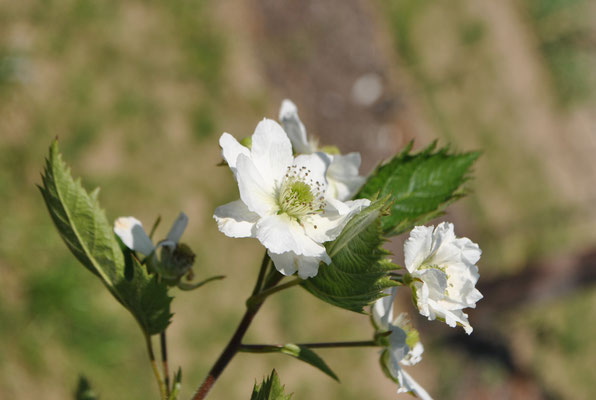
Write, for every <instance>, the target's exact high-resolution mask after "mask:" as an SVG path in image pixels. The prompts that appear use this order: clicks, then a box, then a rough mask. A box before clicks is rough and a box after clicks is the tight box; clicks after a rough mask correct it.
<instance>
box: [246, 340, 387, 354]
mask: <svg viewBox="0 0 596 400" xmlns="http://www.w3.org/2000/svg"><path fill="white" fill-rule="evenodd" d="M296 345H297V346H301V347H308V348H309V349H332V348H340V347H379V344H378V343H375V341H374V340H360V341H353V342H320V343H297V344H296ZM283 347H284V345H281V344H241V345H240V348H239V351H241V352H244V353H273V352H278V351H279V349H281V348H283Z"/></svg>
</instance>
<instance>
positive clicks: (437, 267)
mask: <svg viewBox="0 0 596 400" xmlns="http://www.w3.org/2000/svg"><path fill="white" fill-rule="evenodd" d="M404 254H405V262H406V268H407V270H408V272H409V273H410V275H411V277H412V278H414V280H413V282H412V286H413V289H414V292H415V298H416V303H417V306H418V310H419V311H420V314H422V315H424V316H426V317H428V319H429V320H434V319H435V318H440V319H442V320H444V321H445V322H446V323H447V325H449V326H451V327H455V326H456V324H460V325H462V326H463V327H464V329H465V331H466V333H467V334H470V333H472V330H473V329H472V327H471V326H470V324H469V322H468V315H467V314H465V313H464V312H463V311H462V309H464V308H466V307H471V308H475V307H476V302H477V301H478V300H480V299H481V298H482V294H480V292H479V291H478V289H476V288H475V285H476V282H477V281H478V277H479V274H478V267H477V266H476V265H475V264H476V263H477V262H478V260H479V259H480V255H481V254H482V252H481V250H480V248H479V247H478V245H477V244H476V243H473V242H472V241H471V240H470V239H468V238H465V237H464V238H457V237H455V233H454V231H453V224H450V223H446V222H443V223H441V224H440V225H439V226H437V227H436V228H434V227H433V226H417V227H415V228H414V229H413V230H412V232H411V233H410V237H409V238H408V240H406V242H405V243H404Z"/></svg>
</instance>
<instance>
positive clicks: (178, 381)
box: [168, 368, 182, 400]
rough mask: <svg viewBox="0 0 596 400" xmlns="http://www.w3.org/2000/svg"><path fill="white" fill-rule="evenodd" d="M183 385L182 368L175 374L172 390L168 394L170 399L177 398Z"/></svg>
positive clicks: (175, 399) (174, 399)
mask: <svg viewBox="0 0 596 400" xmlns="http://www.w3.org/2000/svg"><path fill="white" fill-rule="evenodd" d="M181 387H182V368H178V371H176V373H175V374H174V382H173V383H172V392H171V393H170V395H169V396H168V400H177V399H178V394H179V393H180V388H181Z"/></svg>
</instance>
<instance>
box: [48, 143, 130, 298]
mask: <svg viewBox="0 0 596 400" xmlns="http://www.w3.org/2000/svg"><path fill="white" fill-rule="evenodd" d="M42 181H43V187H40V190H41V194H42V196H43V198H44V200H45V203H46V206H47V207H48V211H49V212H50V216H51V217H52V220H53V221H54V224H55V225H56V228H57V229H58V232H59V233H60V235H61V236H62V239H63V240H64V242H65V243H66V245H67V246H68V248H69V249H70V251H71V252H72V253H73V254H74V255H75V257H76V258H77V259H78V260H79V261H80V262H81V263H82V264H83V265H84V266H85V267H86V268H87V269H88V270H90V271H91V272H93V273H94V274H95V275H97V276H98V277H99V278H100V279H101V280H102V281H103V283H104V284H105V285H106V287H107V288H108V289H109V290H110V291H111V292H112V293H113V294H114V295H115V296H116V294H115V293H114V285H115V284H116V282H118V281H119V280H120V279H121V278H122V277H123V276H124V257H123V255H122V251H121V250H120V246H119V245H118V242H117V241H116V239H115V238H114V232H113V231H112V226H111V224H110V223H108V220H107V218H106V216H105V213H104V212H103V210H102V209H101V208H100V207H99V203H98V202H97V194H98V191H97V190H95V191H93V192H92V194H88V193H87V192H86V191H85V189H83V187H82V185H81V182H80V180H76V181H75V180H74V179H73V178H72V176H71V174H70V169H69V168H68V167H67V166H66V164H65V163H64V161H62V157H61V155H60V151H59V150H58V141H54V143H52V146H51V147H50V155H49V157H48V158H47V159H46V166H45V170H44V173H43V174H42Z"/></svg>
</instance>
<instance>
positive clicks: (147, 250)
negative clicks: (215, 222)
mask: <svg viewBox="0 0 596 400" xmlns="http://www.w3.org/2000/svg"><path fill="white" fill-rule="evenodd" d="M187 224H188V217H187V216H186V214H184V213H180V214H179V215H178V218H176V220H175V221H174V223H173V224H172V228H171V229H170V231H169V232H168V234H167V236H166V238H165V239H164V240H162V241H160V242H159V243H158V244H157V245H154V244H153V241H152V240H151V239H150V238H149V236H148V235H147V232H145V229H143V224H142V223H141V221H139V220H138V219H136V218H135V217H120V218H118V219H117V220H116V221H115V222H114V233H116V235H118V237H119V238H120V240H121V241H122V243H124V245H125V246H126V247H128V248H129V249H131V250H134V251H136V252H138V253H140V254H142V255H144V256H145V257H147V263H148V264H149V266H150V267H151V268H153V269H155V270H156V271H155V272H158V273H159V274H160V275H162V277H163V278H164V279H165V280H166V281H169V282H170V283H176V282H177V281H179V280H180V278H181V277H182V276H184V275H185V274H187V273H188V272H189V270H190V268H191V267H192V264H193V263H194V258H195V255H194V253H193V252H192V251H191V250H190V248H189V247H188V246H187V245H185V244H184V243H180V238H181V237H182V234H183V233H184V230H185V229H186V225H187ZM159 248H161V254H160V258H158V257H157V254H156V253H157V250H158V249H159Z"/></svg>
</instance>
